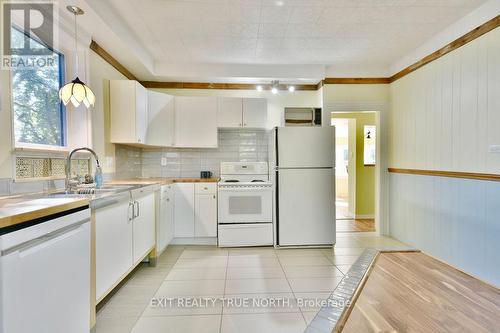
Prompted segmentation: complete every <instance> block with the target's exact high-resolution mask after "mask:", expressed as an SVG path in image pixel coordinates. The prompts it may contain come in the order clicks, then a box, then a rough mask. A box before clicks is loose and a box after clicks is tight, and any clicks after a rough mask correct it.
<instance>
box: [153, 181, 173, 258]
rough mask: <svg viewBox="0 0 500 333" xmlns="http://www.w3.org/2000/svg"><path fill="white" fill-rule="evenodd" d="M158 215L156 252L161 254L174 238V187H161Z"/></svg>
mask: <svg viewBox="0 0 500 333" xmlns="http://www.w3.org/2000/svg"><path fill="white" fill-rule="evenodd" d="M159 202H160V214H159V219H158V223H157V230H156V231H157V236H156V238H157V242H158V244H157V252H158V253H161V252H163V251H164V250H165V248H166V247H167V246H168V244H170V242H171V241H172V239H173V238H174V186H173V185H172V184H170V185H163V186H162V187H161V194H160V200H159Z"/></svg>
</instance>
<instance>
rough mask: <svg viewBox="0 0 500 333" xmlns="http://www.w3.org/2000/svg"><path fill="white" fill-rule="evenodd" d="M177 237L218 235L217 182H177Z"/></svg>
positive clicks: (175, 215)
mask: <svg viewBox="0 0 500 333" xmlns="http://www.w3.org/2000/svg"><path fill="white" fill-rule="evenodd" d="M174 220H175V237H176V238H203V237H217V184H216V183H177V184H175V208H174Z"/></svg>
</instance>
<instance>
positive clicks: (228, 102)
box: [217, 97, 243, 128]
mask: <svg viewBox="0 0 500 333" xmlns="http://www.w3.org/2000/svg"><path fill="white" fill-rule="evenodd" d="M242 113H243V99H242V98H240V97H221V98H219V107H218V109H217V126H218V127H227V128H235V127H241V126H243V121H242Z"/></svg>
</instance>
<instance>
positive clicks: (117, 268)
mask: <svg viewBox="0 0 500 333" xmlns="http://www.w3.org/2000/svg"><path fill="white" fill-rule="evenodd" d="M155 224H156V219H155V194H154V192H152V191H151V190H144V192H143V190H141V189H139V190H135V191H132V195H131V194H130V192H127V193H122V194H120V195H117V198H116V202H115V203H113V204H111V205H108V206H105V207H102V208H98V209H96V211H95V243H96V245H95V246H96V300H97V301H100V300H102V298H104V297H105V296H106V295H107V294H108V293H109V292H110V291H111V290H112V289H113V288H114V287H115V286H116V285H117V284H118V283H119V282H120V281H121V280H122V279H123V278H124V277H125V274H127V273H128V272H129V271H130V270H131V269H132V268H133V267H134V265H135V264H137V263H138V262H139V261H140V260H142V259H143V258H144V256H146V255H147V254H148V252H149V251H150V250H151V248H152V247H153V246H154V245H155Z"/></svg>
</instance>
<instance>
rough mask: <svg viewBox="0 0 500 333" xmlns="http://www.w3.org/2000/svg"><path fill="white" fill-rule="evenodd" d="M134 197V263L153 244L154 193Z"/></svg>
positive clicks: (140, 258)
mask: <svg viewBox="0 0 500 333" xmlns="http://www.w3.org/2000/svg"><path fill="white" fill-rule="evenodd" d="M134 199H135V216H136V217H135V218H134V222H133V226H134V232H133V236H134V238H133V239H134V263H136V262H137V261H139V260H142V258H143V257H144V256H145V255H146V254H147V253H148V252H149V251H150V250H151V248H152V247H153V246H154V244H155V222H156V221H155V195H154V193H149V194H147V195H144V196H141V197H138V198H134Z"/></svg>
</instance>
